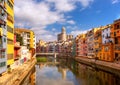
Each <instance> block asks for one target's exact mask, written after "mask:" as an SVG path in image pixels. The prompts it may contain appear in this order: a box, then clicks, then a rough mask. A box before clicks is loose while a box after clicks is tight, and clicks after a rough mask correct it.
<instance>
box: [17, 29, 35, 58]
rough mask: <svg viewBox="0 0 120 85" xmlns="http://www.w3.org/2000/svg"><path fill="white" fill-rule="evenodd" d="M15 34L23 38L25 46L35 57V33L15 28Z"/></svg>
mask: <svg viewBox="0 0 120 85" xmlns="http://www.w3.org/2000/svg"><path fill="white" fill-rule="evenodd" d="M15 32H16V33H20V34H21V36H22V37H23V45H24V46H26V47H27V48H28V49H29V50H30V52H31V54H32V56H33V55H34V53H35V48H36V47H35V44H36V41H35V34H34V32H33V31H32V30H29V29H23V28H15Z"/></svg>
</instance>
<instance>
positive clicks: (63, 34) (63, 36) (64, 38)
mask: <svg viewBox="0 0 120 85" xmlns="http://www.w3.org/2000/svg"><path fill="white" fill-rule="evenodd" d="M61 34H62V41H66V38H67V37H66V30H65V27H62V33H61Z"/></svg>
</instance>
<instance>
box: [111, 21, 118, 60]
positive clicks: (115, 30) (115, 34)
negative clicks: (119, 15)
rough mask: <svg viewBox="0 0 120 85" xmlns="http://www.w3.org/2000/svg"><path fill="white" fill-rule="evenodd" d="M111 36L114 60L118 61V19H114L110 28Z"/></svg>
mask: <svg viewBox="0 0 120 85" xmlns="http://www.w3.org/2000/svg"><path fill="white" fill-rule="evenodd" d="M111 36H112V37H113V40H114V56H115V61H120V19H118V20H115V21H114V23H113V25H112V30H111Z"/></svg>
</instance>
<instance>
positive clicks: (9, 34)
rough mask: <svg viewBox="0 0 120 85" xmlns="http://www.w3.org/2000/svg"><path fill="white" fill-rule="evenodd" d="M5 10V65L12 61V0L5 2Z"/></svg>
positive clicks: (10, 63)
mask: <svg viewBox="0 0 120 85" xmlns="http://www.w3.org/2000/svg"><path fill="white" fill-rule="evenodd" d="M3 1H4V0H3ZM5 7H6V12H7V22H6V26H7V65H8V67H9V66H10V65H12V64H13V63H14V0H7V1H6V2H5Z"/></svg>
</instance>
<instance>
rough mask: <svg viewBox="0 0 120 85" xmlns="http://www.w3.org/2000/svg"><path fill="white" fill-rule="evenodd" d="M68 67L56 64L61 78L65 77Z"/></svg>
mask: <svg viewBox="0 0 120 85" xmlns="http://www.w3.org/2000/svg"><path fill="white" fill-rule="evenodd" d="M67 71H68V68H65V67H62V66H58V72H60V73H61V74H62V78H63V79H66V76H67Z"/></svg>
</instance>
